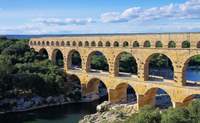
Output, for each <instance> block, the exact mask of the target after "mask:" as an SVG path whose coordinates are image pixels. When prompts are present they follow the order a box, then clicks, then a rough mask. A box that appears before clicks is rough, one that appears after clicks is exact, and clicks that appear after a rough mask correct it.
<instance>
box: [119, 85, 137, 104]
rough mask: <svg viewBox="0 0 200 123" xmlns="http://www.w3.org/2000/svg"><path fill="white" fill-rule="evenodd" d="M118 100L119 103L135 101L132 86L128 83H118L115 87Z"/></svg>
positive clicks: (135, 95) (134, 92) (135, 93)
mask: <svg viewBox="0 0 200 123" xmlns="http://www.w3.org/2000/svg"><path fill="white" fill-rule="evenodd" d="M115 91H116V93H117V98H118V99H119V101H118V102H120V103H137V92H136V91H135V89H134V87H132V86H131V85H130V84H128V83H120V84H118V85H117V86H116V87H115Z"/></svg>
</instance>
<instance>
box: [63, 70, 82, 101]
mask: <svg viewBox="0 0 200 123" xmlns="http://www.w3.org/2000/svg"><path fill="white" fill-rule="evenodd" d="M64 86H65V89H66V90H68V92H69V94H71V93H73V94H75V96H74V95H71V96H72V98H75V99H77V100H81V98H82V86H81V80H80V78H79V77H78V76H77V75H75V74H72V75H67V82H66V83H65V84H64Z"/></svg>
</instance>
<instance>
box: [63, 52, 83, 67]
mask: <svg viewBox="0 0 200 123" xmlns="http://www.w3.org/2000/svg"><path fill="white" fill-rule="evenodd" d="M67 67H68V69H80V68H82V59H81V55H80V52H79V51H77V50H75V49H73V50H71V51H69V53H68V55H67Z"/></svg>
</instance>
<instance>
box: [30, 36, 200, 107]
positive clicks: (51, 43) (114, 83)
mask: <svg viewBox="0 0 200 123" xmlns="http://www.w3.org/2000/svg"><path fill="white" fill-rule="evenodd" d="M29 45H30V47H31V48H34V49H35V51H38V52H42V50H46V51H47V53H48V57H49V59H50V60H52V61H55V52H56V51H57V50H60V51H61V53H62V54H63V57H64V70H65V72H66V73H68V74H71V75H76V76H77V77H78V78H79V79H80V82H81V85H82V91H83V94H87V93H88V92H89V91H91V90H93V91H97V87H96V86H93V87H90V86H89V83H90V82H91V81H93V82H96V83H98V82H99V81H100V80H101V81H103V82H104V84H105V85H106V87H107V89H108V95H109V101H111V102H118V101H120V99H121V98H124V97H125V96H126V88H127V86H128V85H131V86H132V87H133V88H134V89H135V91H136V93H137V105H138V107H142V106H144V105H146V104H153V103H154V97H155V92H156V90H157V89H159V88H160V89H163V90H165V91H166V92H167V93H168V94H169V96H170V97H171V100H172V102H173V106H174V107H176V106H184V105H187V104H188V103H189V102H190V101H191V100H192V99H193V97H194V95H195V94H200V86H188V85H187V84H186V79H185V70H186V68H187V64H188V62H189V60H190V59H191V58H192V57H193V56H196V55H200V33H162V34H125V35H74V36H64V37H42V38H32V39H31V40H30V42H29ZM96 51H98V52H101V53H103V54H104V55H105V57H106V59H107V61H108V65H109V71H108V73H103V72H102V73H101V72H99V73H93V72H90V62H91V56H92V54H94V52H96ZM73 52H79V54H80V56H81V60H82V63H81V64H82V65H81V66H82V68H81V69H79V70H74V69H73V68H72V67H71V64H72V63H71V55H72V53H73ZM123 52H127V53H130V54H131V55H132V56H133V57H134V58H135V60H136V62H137V68H138V72H137V75H136V76H135V77H132V76H127V77H122V76H119V68H118V64H119V63H118V62H119V56H120V54H122V53H123ZM156 53H159V54H164V55H165V56H167V57H168V58H169V59H170V60H171V62H172V65H173V68H174V78H173V80H163V82H159V81H155V82H149V80H148V69H149V68H148V62H149V59H150V58H151V57H152V55H153V54H156Z"/></svg>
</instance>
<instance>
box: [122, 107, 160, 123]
mask: <svg viewBox="0 0 200 123" xmlns="http://www.w3.org/2000/svg"><path fill="white" fill-rule="evenodd" d="M160 121H161V114H160V112H159V110H158V109H155V108H153V107H151V106H145V107H144V108H142V109H141V110H140V112H139V113H138V114H134V115H133V116H132V117H131V118H130V119H128V121H126V123H160Z"/></svg>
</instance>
